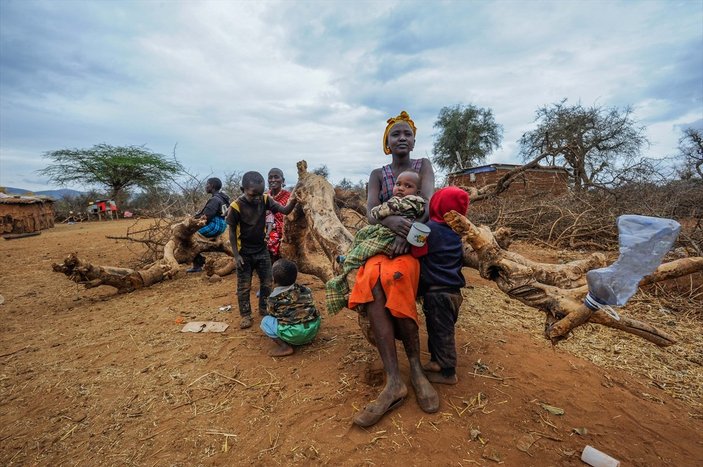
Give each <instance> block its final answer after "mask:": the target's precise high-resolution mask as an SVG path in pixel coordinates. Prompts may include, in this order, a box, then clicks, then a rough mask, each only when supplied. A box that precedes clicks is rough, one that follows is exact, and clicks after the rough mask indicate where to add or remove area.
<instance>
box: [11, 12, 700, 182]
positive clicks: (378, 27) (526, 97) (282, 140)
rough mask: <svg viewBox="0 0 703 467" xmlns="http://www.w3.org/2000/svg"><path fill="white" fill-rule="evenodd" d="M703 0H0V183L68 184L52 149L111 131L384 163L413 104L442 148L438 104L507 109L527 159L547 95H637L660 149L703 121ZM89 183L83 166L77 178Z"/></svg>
mask: <svg viewBox="0 0 703 467" xmlns="http://www.w3.org/2000/svg"><path fill="white" fill-rule="evenodd" d="M702 51H703V0H684V1H674V0H669V1H594V0H591V1H571V0H559V1H537V0H531V1H494V2H487V1H418V2H414V1H393V0H386V1H383V2H381V1H351V2H350V1H334V0H327V1H293V0H284V1H176V0H169V1H156V0H145V1H120V0H93V1H74V0H71V1H68V0H50V1H34V0H21V1H14V0H0V186H12V187H19V188H26V189H30V190H34V191H38V190H43V189H50V188H57V187H56V186H54V185H52V184H51V183H49V181H48V180H46V179H45V178H42V177H41V176H40V175H38V174H37V170H39V169H42V168H43V167H45V166H46V164H47V163H48V161H47V159H45V158H43V157H42V155H43V154H45V153H46V152H48V151H52V150H57V149H64V148H89V147H91V146H93V145H95V144H100V143H106V144H111V145H115V146H123V145H137V146H142V145H143V146H145V147H146V148H148V149H150V150H152V151H154V152H157V153H160V154H165V155H167V156H169V157H170V156H172V155H173V154H175V156H176V157H177V159H178V160H179V161H180V162H181V163H182V164H183V165H184V166H185V167H186V168H187V170H188V171H189V173H191V174H193V175H196V176H198V177H207V176H220V177H223V176H224V174H225V173H232V172H235V171H239V172H245V171H249V170H257V171H259V172H262V173H263V174H264V175H265V174H266V173H267V172H268V170H269V169H270V168H271V167H280V168H281V169H283V171H284V173H286V177H287V181H288V182H289V183H288V184H289V185H290V184H291V183H293V182H294V181H295V178H296V173H295V167H296V165H295V164H296V162H297V161H299V160H302V159H305V160H306V161H307V162H308V166H309V167H311V168H316V167H319V166H322V165H326V166H327V167H328V169H329V172H330V180H331V181H332V182H333V183H336V182H339V181H340V180H341V179H342V178H347V179H349V180H351V181H352V182H357V181H359V180H367V179H368V176H369V174H370V172H371V170H372V169H374V168H376V167H380V166H381V165H383V164H386V163H388V162H389V161H390V160H389V156H386V155H384V154H383V151H382V146H381V138H382V135H383V130H384V128H385V125H386V120H387V119H388V118H389V117H392V116H395V115H397V114H398V113H399V112H400V111H401V110H407V111H408V112H409V113H410V115H411V117H412V118H413V119H414V120H415V123H416V126H417V128H418V134H417V142H416V146H415V151H414V153H413V157H431V155H432V145H433V141H434V135H435V134H436V129H435V128H433V124H434V122H435V121H436V119H437V115H438V113H439V111H440V109H442V108H443V107H445V106H454V105H457V104H473V105H477V106H479V107H484V108H489V109H491V110H492V111H493V113H494V116H495V120H496V121H497V122H498V123H499V124H501V125H502V126H503V130H504V139H503V144H502V147H501V148H500V149H499V150H497V151H495V152H494V153H493V154H492V155H491V156H490V157H489V160H488V161H487V162H488V163H497V162H503V163H519V162H520V161H521V158H520V155H519V146H518V143H517V141H518V140H519V138H520V136H521V135H522V134H523V133H525V132H526V131H529V130H531V129H533V128H535V126H536V123H535V121H534V119H535V112H536V110H537V109H538V108H540V107H542V106H545V105H550V104H552V103H555V102H559V101H561V100H562V99H565V98H566V99H568V102H569V103H573V104H577V103H581V104H583V105H584V106H591V105H599V106H605V107H618V108H624V107H625V106H632V108H633V109H634V117H635V118H636V119H637V120H638V121H639V123H640V124H642V125H644V126H646V128H647V132H646V134H647V137H648V139H649V141H650V145H649V146H648V147H647V148H645V149H644V155H646V156H649V157H656V158H659V157H664V156H671V155H673V154H676V152H677V146H678V140H679V138H680V136H681V132H682V130H683V129H684V128H686V127H690V126H694V127H698V128H701V127H703V52H702ZM69 188H74V189H79V190H82V189H87V188H88V187H85V186H78V185H74V186H70V187H69Z"/></svg>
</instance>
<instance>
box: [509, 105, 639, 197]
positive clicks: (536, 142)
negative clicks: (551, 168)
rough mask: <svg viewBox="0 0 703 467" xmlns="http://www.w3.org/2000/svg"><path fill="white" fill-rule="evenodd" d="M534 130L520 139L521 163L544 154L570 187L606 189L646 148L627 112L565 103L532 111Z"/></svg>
mask: <svg viewBox="0 0 703 467" xmlns="http://www.w3.org/2000/svg"><path fill="white" fill-rule="evenodd" d="M535 121H536V122H538V125H537V128H536V129H534V130H532V131H530V132H527V133H525V134H524V135H522V138H520V147H521V153H522V156H523V158H524V160H525V161H527V160H532V159H534V158H535V157H537V156H539V155H540V154H545V153H546V154H549V155H550V157H551V162H552V164H555V165H560V166H563V167H565V168H566V169H567V170H568V171H569V173H570V176H571V179H572V182H573V184H574V188H575V189H576V190H582V189H585V188H588V187H590V186H600V185H607V184H608V183H609V181H612V180H617V179H619V178H620V177H619V174H618V172H619V171H622V170H623V167H624V166H625V165H633V163H635V162H634V161H635V160H636V159H637V158H638V157H639V155H640V149H641V147H642V145H643V144H646V143H647V138H646V137H645V128H644V127H640V126H637V121H636V120H635V119H634V118H633V116H632V109H631V108H629V107H626V108H624V109H623V110H620V109H618V108H616V107H613V108H605V107H602V106H592V107H583V106H582V105H581V104H578V105H567V102H566V99H564V100H562V101H561V102H559V103H557V104H552V105H551V106H544V107H542V108H540V109H539V110H537V117H536V119H535Z"/></svg>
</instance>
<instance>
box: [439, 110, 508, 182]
mask: <svg viewBox="0 0 703 467" xmlns="http://www.w3.org/2000/svg"><path fill="white" fill-rule="evenodd" d="M433 126H434V128H437V130H438V131H437V133H435V134H434V136H435V138H436V139H435V142H434V146H433V148H432V153H433V157H432V161H433V162H434V163H435V164H437V165H438V166H439V167H440V168H442V169H445V170H447V171H449V172H454V171H456V170H461V169H464V168H466V167H470V166H472V165H476V164H478V163H481V162H484V161H485V160H486V157H487V156H488V155H489V154H490V153H492V152H493V151H494V150H496V149H498V148H499V147H500V143H501V141H502V140H503V127H502V126H501V125H499V124H497V123H496V121H495V119H494V118H493V111H491V109H484V108H481V107H477V106H475V105H471V104H469V105H461V104H457V105H455V106H453V107H442V110H440V111H439V115H438V116H437V121H435V123H434V125H433Z"/></svg>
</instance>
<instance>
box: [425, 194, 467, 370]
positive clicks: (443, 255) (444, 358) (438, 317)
mask: <svg viewBox="0 0 703 467" xmlns="http://www.w3.org/2000/svg"><path fill="white" fill-rule="evenodd" d="M468 207H469V195H468V194H467V193H466V192H465V191H464V190H462V189H460V188H457V187H453V186H450V187H446V188H442V189H441V190H437V191H436V192H435V194H434V195H433V196H432V199H431V200H430V220H429V221H428V222H427V226H428V227H430V229H432V230H431V232H430V234H429V236H428V237H427V243H426V245H425V246H426V249H425V247H423V248H422V249H420V250H418V251H419V252H420V253H419V254H414V256H420V255H423V256H420V284H419V288H418V295H419V296H420V297H422V311H423V312H424V313H425V321H426V323H427V343H428V345H427V347H428V349H429V351H430V362H429V363H428V364H427V365H425V366H424V367H423V370H424V372H425V375H426V376H427V379H428V380H429V381H430V382H432V383H441V384H456V383H457V377H456V360H457V358H456V343H455V340H454V325H455V324H456V321H457V319H458V317H459V307H460V306H461V303H462V301H463V297H462V296H461V288H462V287H464V286H465V285H466V282H465V280H464V275H463V274H462V273H461V268H462V267H463V266H464V247H463V244H462V242H461V237H459V235H458V234H457V233H456V232H454V231H453V230H452V229H451V227H449V226H448V225H447V224H446V223H445V222H444V214H446V213H448V212H449V211H452V210H454V211H457V212H459V213H461V214H466V210H467V209H468Z"/></svg>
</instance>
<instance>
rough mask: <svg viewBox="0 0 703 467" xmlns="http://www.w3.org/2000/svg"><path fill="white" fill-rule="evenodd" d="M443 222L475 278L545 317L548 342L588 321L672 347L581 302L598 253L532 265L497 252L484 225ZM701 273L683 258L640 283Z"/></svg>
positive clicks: (460, 219)
mask: <svg viewBox="0 0 703 467" xmlns="http://www.w3.org/2000/svg"><path fill="white" fill-rule="evenodd" d="M445 221H446V222H447V223H448V224H449V226H450V227H451V228H452V229H453V230H454V231H455V232H457V233H458V234H459V235H461V236H462V240H463V241H464V243H465V244H466V245H468V246H469V247H470V250H471V254H472V255H475V261H476V262H477V263H478V268H477V269H478V271H479V274H481V277H483V278H485V279H490V280H492V281H494V282H495V283H496V285H497V286H498V288H499V289H500V290H502V291H503V292H505V293H506V294H507V295H509V296H510V297H511V298H514V299H516V300H519V301H521V302H522V303H524V304H526V305H528V306H531V307H533V308H537V309H539V310H542V311H544V312H545V313H546V314H547V321H546V324H545V336H546V337H547V338H548V339H550V340H552V342H557V341H558V340H560V339H563V338H565V337H566V335H567V334H568V333H569V332H571V331H572V330H573V329H574V328H576V327H578V326H580V325H581V324H584V323H585V322H592V323H597V324H601V325H604V326H608V327H611V328H615V329H619V330H622V331H625V332H628V333H631V334H635V335H638V336H640V337H642V338H644V339H647V340H649V341H651V342H654V343H655V344H657V345H660V346H668V345H671V344H673V343H675V341H674V339H673V338H672V337H671V336H669V335H668V334H667V333H665V332H663V331H661V330H659V329H657V328H655V327H654V326H651V325H649V324H647V323H642V322H640V321H637V320H633V319H630V318H626V317H621V318H620V319H619V320H616V319H614V318H613V317H611V316H609V315H608V314H607V313H606V312H605V311H603V310H597V311H591V310H590V309H589V308H587V307H586V306H585V305H584V304H583V299H584V297H585V296H586V294H587V293H588V286H587V285H585V275H586V272H588V271H589V270H590V269H594V268H597V267H603V266H605V258H604V257H603V256H602V255H597V254H596V255H591V257H589V258H588V259H586V260H581V261H574V262H572V263H568V264H564V265H554V264H544V263H536V262H533V261H529V260H526V259H525V258H523V257H522V256H520V255H518V254H517V253H514V252H509V251H506V250H503V249H502V248H501V247H500V246H499V245H498V242H497V241H496V239H495V238H494V236H493V234H492V233H491V231H490V230H489V229H488V228H487V227H485V226H481V227H476V226H475V225H474V224H472V223H471V221H469V220H468V219H467V218H466V217H465V216H463V215H462V214H460V213H457V212H456V211H452V212H450V213H448V214H446V215H445ZM465 256H466V255H465ZM701 270H703V258H685V259H684V260H677V261H673V262H671V263H666V264H663V265H661V266H660V267H659V268H658V269H657V271H656V272H655V273H653V274H651V275H650V276H648V277H646V278H645V279H643V281H642V282H641V283H640V284H641V285H642V284H648V283H652V282H656V281H660V280H665V279H671V278H675V277H681V276H684V275H688V274H691V273H693V272H697V271H701Z"/></svg>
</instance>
